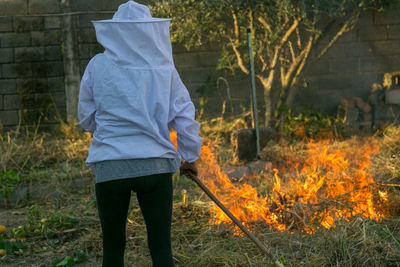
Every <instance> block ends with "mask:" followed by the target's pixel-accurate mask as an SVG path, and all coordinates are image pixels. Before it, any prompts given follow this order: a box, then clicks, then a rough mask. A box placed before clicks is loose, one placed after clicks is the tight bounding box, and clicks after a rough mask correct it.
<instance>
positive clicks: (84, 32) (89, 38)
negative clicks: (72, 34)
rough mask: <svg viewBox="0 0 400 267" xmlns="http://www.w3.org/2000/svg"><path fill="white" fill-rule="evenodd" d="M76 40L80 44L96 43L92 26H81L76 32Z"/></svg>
mask: <svg viewBox="0 0 400 267" xmlns="http://www.w3.org/2000/svg"><path fill="white" fill-rule="evenodd" d="M78 41H79V43H80V44H87V43H97V39H96V34H95V31H94V28H93V27H90V28H81V29H80V30H79V32H78Z"/></svg>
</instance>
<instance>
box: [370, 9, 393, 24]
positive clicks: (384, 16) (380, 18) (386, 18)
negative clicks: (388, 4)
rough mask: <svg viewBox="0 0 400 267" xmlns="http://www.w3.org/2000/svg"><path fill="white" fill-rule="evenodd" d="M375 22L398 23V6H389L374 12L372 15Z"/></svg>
mask: <svg viewBox="0 0 400 267" xmlns="http://www.w3.org/2000/svg"><path fill="white" fill-rule="evenodd" d="M374 18H375V19H374V23H375V24H378V25H379V24H383V25H387V24H398V23H399V9H398V8H390V9H387V10H385V11H384V12H375V16H374Z"/></svg>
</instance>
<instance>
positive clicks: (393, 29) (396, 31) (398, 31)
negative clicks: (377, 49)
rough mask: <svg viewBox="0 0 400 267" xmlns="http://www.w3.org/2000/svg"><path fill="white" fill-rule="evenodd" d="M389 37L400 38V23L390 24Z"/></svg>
mask: <svg viewBox="0 0 400 267" xmlns="http://www.w3.org/2000/svg"><path fill="white" fill-rule="evenodd" d="M388 39H390V40H391V39H400V25H398V24H397V25H389V26H388Z"/></svg>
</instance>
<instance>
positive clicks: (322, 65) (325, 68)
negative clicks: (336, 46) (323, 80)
mask: <svg viewBox="0 0 400 267" xmlns="http://www.w3.org/2000/svg"><path fill="white" fill-rule="evenodd" d="M308 73H309V74H310V75H320V74H329V73H330V67H329V60H318V61H317V62H315V63H314V64H313V65H312V66H311V68H310V70H309V72H308Z"/></svg>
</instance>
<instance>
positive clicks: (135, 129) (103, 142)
mask: <svg viewBox="0 0 400 267" xmlns="http://www.w3.org/2000/svg"><path fill="white" fill-rule="evenodd" d="M169 23H170V19H160V18H153V17H152V16H151V15H150V11H149V9H148V7H146V6H144V5H140V4H138V3H136V2H134V1H128V2H126V3H124V4H122V5H121V6H119V8H118V11H117V12H116V13H115V14H114V16H113V18H112V19H111V20H100V21H93V24H94V27H95V29H96V36H97V40H98V42H99V43H100V44H101V45H102V46H103V47H104V49H105V50H104V53H100V54H97V55H96V56H94V57H93V58H92V59H91V60H90V62H89V63H88V65H87V67H86V70H85V73H84V75H83V77H82V81H81V88H80V94H79V107H78V118H79V123H80V125H81V126H82V127H83V128H84V129H85V130H86V131H89V132H92V133H93V141H92V143H91V145H90V149H89V154H88V157H87V160H86V164H87V166H88V167H89V168H90V169H91V170H92V171H93V173H94V176H95V182H96V184H95V189H96V201H97V206H98V211H99V217H100V222H101V228H102V233H103V266H112V267H118V266H124V251H125V243H126V237H125V235H126V220H127V214H128V207H129V202H130V197H131V191H134V192H136V196H137V199H138V202H139V205H140V209H141V211H142V214H143V217H144V219H145V223H146V229H147V236H148V246H149V250H150V254H151V258H152V262H153V266H173V258H172V250H171V216H172V215H171V214H172V174H173V173H175V172H176V171H177V169H178V168H180V172H181V174H185V175H186V176H191V175H197V167H196V164H195V161H196V160H197V159H198V158H199V155H200V148H201V142H202V138H201V137H199V135H198V131H199V127H200V126H199V123H198V122H196V121H195V119H194V117H195V108H194V105H193V103H192V101H191V100H190V96H189V93H188V91H187V89H186V87H185V86H184V84H183V83H182V81H181V79H180V77H179V75H178V72H177V71H176V69H175V66H174V62H173V58H172V48H171V41H170V36H169ZM172 128H173V129H174V130H175V131H176V132H177V143H178V149H177V150H176V149H175V147H174V144H173V143H172V142H171V140H170V138H169V133H170V130H171V129H172Z"/></svg>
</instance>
